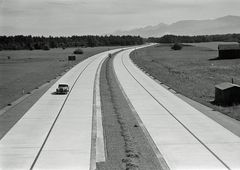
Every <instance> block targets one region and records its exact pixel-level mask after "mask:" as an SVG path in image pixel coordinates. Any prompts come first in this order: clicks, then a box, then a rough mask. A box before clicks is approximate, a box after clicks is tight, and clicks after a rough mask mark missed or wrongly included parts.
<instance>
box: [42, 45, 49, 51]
mask: <svg viewBox="0 0 240 170" xmlns="http://www.w3.org/2000/svg"><path fill="white" fill-rule="evenodd" d="M42 49H43V50H50V48H49V47H48V46H47V45H44V46H43V48H42Z"/></svg>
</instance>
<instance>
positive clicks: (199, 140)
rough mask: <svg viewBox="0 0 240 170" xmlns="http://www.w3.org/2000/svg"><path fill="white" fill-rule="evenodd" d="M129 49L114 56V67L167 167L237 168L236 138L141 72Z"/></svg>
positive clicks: (238, 144) (239, 150) (238, 150)
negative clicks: (131, 57)
mask: <svg viewBox="0 0 240 170" xmlns="http://www.w3.org/2000/svg"><path fill="white" fill-rule="evenodd" d="M131 51H132V50H128V51H126V52H122V53H120V54H119V55H117V56H116V58H115V59H114V69H115V72H116V75H117V77H118V79H119V82H120V84H121V86H122V87H123V89H124V91H125V93H126V95H127V97H128V98H129V100H130V101H131V104H132V105H133V107H134V108H135V110H136V112H137V113H138V115H139V117H140V118H141V120H142V122H143V123H144V125H145V127H146V129H147V130H148V132H149V134H150V135H151V137H152V139H153V140H154V142H155V144H156V146H157V148H158V149H159V151H160V152H161V153H162V154H163V156H164V158H165V160H166V161H167V163H168V165H169V167H170V169H184V170H185V169H209V170H210V169H240V161H238V160H239V158H240V138H239V137H237V136H236V135H234V134H232V133H231V132H230V131H228V130H227V129H225V128H223V127H222V126H221V125H219V124H218V123H216V122H214V121H213V120H211V119H209V118H208V117H206V116H205V115H204V114H202V113H201V112H199V111H197V110H196V109H194V108H192V107H191V106H190V105H188V104H187V103H185V102H184V101H182V100H181V99H179V98H178V97H177V96H175V95H174V94H172V93H171V92H169V91H168V90H166V89H165V88H163V87H161V86H160V85H159V84H158V83H156V82H155V81H154V80H152V79H151V78H150V77H148V76H147V75H145V74H144V73H143V72H142V71H140V70H139V69H138V68H137V67H136V66H135V65H134V64H133V63H132V62H131V60H130V59H129V53H130V52H131ZM122 59H123V60H122Z"/></svg>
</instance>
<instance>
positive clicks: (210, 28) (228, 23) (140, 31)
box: [114, 15, 240, 37]
mask: <svg viewBox="0 0 240 170" xmlns="http://www.w3.org/2000/svg"><path fill="white" fill-rule="evenodd" d="M227 33H240V16H234V15H227V16H223V17H219V18H216V19H206V20H181V21H178V22H175V23H172V24H169V25H167V24H165V23H159V24H158V25H155V26H146V27H142V28H136V29H132V30H128V31H117V32H115V33H114V34H117V35H126V34H127V35H140V36H142V37H159V36H163V35H165V34H176V35H209V34H227Z"/></svg>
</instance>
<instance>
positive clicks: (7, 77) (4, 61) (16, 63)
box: [0, 47, 117, 108]
mask: <svg viewBox="0 0 240 170" xmlns="http://www.w3.org/2000/svg"><path fill="white" fill-rule="evenodd" d="M114 48H117V47H93V48H90V47H89V48H83V51H84V54H81V55H76V61H72V62H68V56H69V55H73V51H74V50H75V49H76V48H66V49H62V48H55V49H51V50H48V51H43V50H32V51H30V50H16V51H0V80H1V81H0V108H2V107H4V106H6V105H7V104H9V103H11V102H12V101H14V100H16V99H18V98H20V97H21V96H22V95H24V94H26V93H29V92H31V91H32V90H33V89H35V88H38V87H39V86H41V85H42V84H44V83H46V82H48V81H50V80H52V79H54V78H56V77H57V76H59V75H61V74H62V73H64V71H65V70H67V69H69V68H70V67H71V66H73V65H75V64H77V63H79V62H81V61H82V60H84V59H86V58H88V57H90V56H92V55H94V54H97V53H100V52H103V51H106V50H109V49H114Z"/></svg>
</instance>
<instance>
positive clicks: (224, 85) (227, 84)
mask: <svg viewBox="0 0 240 170" xmlns="http://www.w3.org/2000/svg"><path fill="white" fill-rule="evenodd" d="M215 87H216V88H218V89H221V90H224V89H229V88H240V86H239V85H237V84H232V83H228V82H224V83H221V84H218V85H216V86H215Z"/></svg>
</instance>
